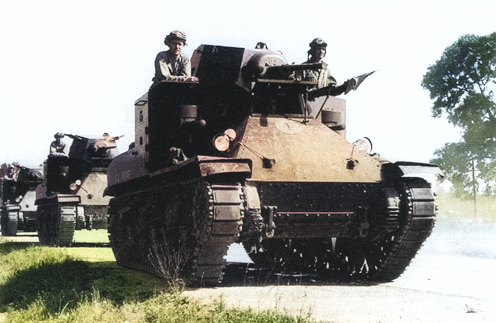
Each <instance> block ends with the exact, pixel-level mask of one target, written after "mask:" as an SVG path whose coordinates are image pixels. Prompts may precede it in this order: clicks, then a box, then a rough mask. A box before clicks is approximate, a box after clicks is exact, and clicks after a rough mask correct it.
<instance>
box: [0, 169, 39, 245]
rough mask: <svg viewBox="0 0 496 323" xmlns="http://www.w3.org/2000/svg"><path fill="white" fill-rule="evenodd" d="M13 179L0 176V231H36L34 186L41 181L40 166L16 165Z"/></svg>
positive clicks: (13, 233) (9, 234)
mask: <svg viewBox="0 0 496 323" xmlns="http://www.w3.org/2000/svg"><path fill="white" fill-rule="evenodd" d="M16 168H17V170H16V172H15V175H14V178H15V180H6V178H5V177H3V176H2V177H3V178H2V210H1V223H0V224H1V233H2V235H3V236H15V235H17V231H18V230H21V231H24V232H35V231H36V205H35V199H36V186H37V185H38V184H40V183H42V182H43V173H42V170H41V169H40V168H27V167H24V166H16Z"/></svg>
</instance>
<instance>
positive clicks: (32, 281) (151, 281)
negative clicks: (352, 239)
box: [0, 230, 310, 323]
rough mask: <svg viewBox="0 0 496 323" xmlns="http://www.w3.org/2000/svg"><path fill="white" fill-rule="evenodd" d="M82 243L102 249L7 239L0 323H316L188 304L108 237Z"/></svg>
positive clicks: (0, 244)
mask: <svg viewBox="0 0 496 323" xmlns="http://www.w3.org/2000/svg"><path fill="white" fill-rule="evenodd" d="M99 231H102V232H99ZM102 237H103V239H102ZM78 239H80V240H79V242H85V241H84V239H88V240H90V241H93V242H96V243H95V245H96V246H97V247H86V246H85V247H74V248H54V247H40V246H35V245H33V244H32V243H31V244H30V243H20V242H12V241H9V240H10V239H6V238H3V237H0V322H78V323H79V322H81V323H85V322H112V323H114V322H178V323H179V322H309V321H310V320H309V318H308V317H293V316H290V315H286V314H284V313H279V312H277V311H263V312H255V311H253V310H250V309H248V310H243V309H239V308H226V307H225V305H224V303H223V302H222V301H215V302H209V303H206V304H205V302H204V301H202V300H197V299H193V298H188V297H186V296H183V295H181V289H180V288H179V287H177V286H169V285H168V284H167V282H166V281H164V280H160V279H158V278H154V277H151V276H149V275H146V274H143V273H140V272H136V271H132V270H127V269H124V268H121V267H119V266H117V264H116V263H115V259H114V256H113V254H112V252H111V250H110V248H109V247H108V246H104V245H103V246H102V244H101V243H102V242H103V243H105V241H102V240H105V239H106V231H105V230H96V231H95V230H92V231H86V232H85V230H83V231H81V232H78V233H77V235H76V239H75V240H76V242H77V241H78ZM107 242H108V240H107Z"/></svg>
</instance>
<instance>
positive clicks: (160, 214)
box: [109, 180, 245, 286]
mask: <svg viewBox="0 0 496 323" xmlns="http://www.w3.org/2000/svg"><path fill="white" fill-rule="evenodd" d="M244 204H245V197H244V193H243V190H242V187H241V185H240V184H234V185H230V184H209V183H205V182H203V181H202V180H192V181H190V182H180V183H177V182H176V183H166V184H161V185H158V186H156V187H153V188H149V189H146V190H142V191H140V192H137V193H133V194H126V195H124V196H120V197H115V198H113V199H112V200H111V201H110V210H109V214H110V219H109V239H110V244H111V246H112V249H113V251H114V254H115V257H116V260H117V263H118V264H119V265H120V266H122V267H126V268H131V269H135V270H139V271H143V272H146V273H149V274H151V275H155V276H158V277H161V278H164V279H167V280H170V281H174V280H180V279H181V280H184V281H185V282H186V283H187V284H188V285H202V286H203V285H216V284H218V283H219V281H220V280H221V279H222V271H223V268H224V266H225V260H224V256H225V255H226V254H227V249H228V247H229V246H230V245H231V244H232V243H233V242H235V241H236V239H237V237H238V236H239V233H240V231H241V226H242V218H243V217H244Z"/></svg>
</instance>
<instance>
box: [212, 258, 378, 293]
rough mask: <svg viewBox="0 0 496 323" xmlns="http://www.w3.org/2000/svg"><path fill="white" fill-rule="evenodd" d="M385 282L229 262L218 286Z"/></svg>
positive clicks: (369, 283)
mask: <svg viewBox="0 0 496 323" xmlns="http://www.w3.org/2000/svg"><path fill="white" fill-rule="evenodd" d="M381 283H383V282H374V281H368V280H367V281H364V280H357V279H353V280H351V279H347V278H343V277H328V276H321V275H318V274H305V273H281V272H275V271H271V270H269V269H267V268H257V267H256V266H254V265H253V264H250V263H227V264H226V267H225V268H224V277H223V280H222V282H221V283H220V284H219V285H218V286H217V287H233V286H246V287H254V286H277V285H292V286H295V285H302V286H312V285H314V286H325V285H343V286H374V285H379V284H381Z"/></svg>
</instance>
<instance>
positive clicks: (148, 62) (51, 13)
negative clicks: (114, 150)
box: [0, 0, 496, 167]
mask: <svg viewBox="0 0 496 323" xmlns="http://www.w3.org/2000/svg"><path fill="white" fill-rule="evenodd" d="M276 3H277V4H276ZM281 3H282V2H281ZM348 3H349V4H343V1H332V0H328V1H287V4H285V5H282V4H279V2H275V1H274V2H272V1H257V0H252V1H208V0H204V1H165V0H162V1H146V0H141V1H139V2H138V1H132V2H131V1H123V0H121V1H105V0H98V1H84V2H81V1H78V2H75V1H50V0H45V1H8V2H6V1H4V2H2V4H1V5H0V6H1V7H0V40H1V49H0V64H1V68H0V83H1V84H0V95H1V100H2V102H1V106H2V114H1V115H2V118H1V124H0V163H3V162H7V163H10V162H13V161H18V162H20V163H21V164H22V165H25V166H28V167H29V166H36V165H39V164H40V163H42V162H43V160H44V159H45V158H46V156H47V154H48V148H49V145H50V142H51V141H52V140H53V135H54V134H55V133H56V132H58V131H61V132H65V133H71V134H79V135H83V136H87V137H99V136H100V135H101V134H102V133H103V132H109V133H110V134H111V135H124V137H123V138H122V139H121V140H120V141H119V149H120V151H121V152H123V151H124V150H126V149H127V146H128V145H129V143H130V142H132V141H134V106H133V104H134V101H135V100H136V99H137V98H138V97H140V96H141V95H142V94H144V93H145V92H146V91H147V89H148V88H149V86H150V84H151V78H152V76H153V73H154V70H153V60H154V58H155V55H156V54H157V52H159V51H161V50H165V45H164V44H163V39H164V37H165V35H166V34H167V33H169V32H170V31H171V30H174V29H180V30H183V31H184V32H186V34H187V36H188V46H187V47H186V48H185V52H186V53H187V54H189V55H191V54H192V52H193V51H194V49H195V48H196V47H198V46H199V45H200V44H211V45H224V46H236V47H247V48H253V47H254V46H255V44H256V43H257V42H258V41H263V42H265V43H267V44H268V46H269V49H274V50H280V51H282V53H283V54H284V55H285V57H286V59H287V60H288V62H290V63H292V62H296V63H301V62H303V61H305V60H306V52H307V50H308V44H309V42H310V41H311V40H312V39H313V38H315V37H322V38H324V39H326V40H327V42H328V43H329V47H328V53H327V56H326V58H325V61H326V62H327V63H328V64H329V66H330V70H331V72H332V74H333V75H334V76H335V77H336V78H337V80H338V82H339V83H341V82H343V81H345V80H346V79H348V78H350V77H352V76H356V75H360V74H363V73H365V72H369V71H372V70H377V72H376V73H375V74H373V75H372V76H370V77H369V78H368V79H367V80H366V81H365V82H364V83H363V84H362V85H361V86H360V88H359V89H358V90H357V91H352V92H350V93H349V94H348V95H346V96H342V97H343V98H345V99H346V100H347V107H348V112H347V137H348V140H349V141H354V140H356V139H358V138H360V137H362V136H367V137H369V138H370V139H371V140H372V142H373V144H374V151H375V152H378V153H380V154H381V156H383V157H386V158H389V159H391V160H393V161H396V160H409V161H420V162H428V160H429V159H430V158H432V157H433V152H434V150H435V149H436V148H439V147H442V146H443V145H444V143H445V142H453V141H458V140H459V139H460V133H459V131H458V130H457V129H454V128H453V126H451V125H450V124H449V123H448V122H447V121H446V120H445V119H444V118H441V119H434V118H432V117H431V106H432V101H431V100H430V98H429V92H428V91H426V90H423V89H422V87H421V85H420V83H421V81H422V77H423V75H424V74H425V73H426V71H427V68H428V66H429V65H432V64H434V63H435V62H436V61H437V60H438V59H439V58H440V57H441V54H442V53H443V51H444V49H445V48H446V47H448V46H450V45H451V44H453V43H454V42H455V41H456V40H457V39H458V38H459V37H460V36H461V35H464V34H476V35H487V34H490V33H491V32H494V31H496V19H495V16H494V13H495V12H496V2H495V1H494V0H491V1H481V0H473V1H469V2H466V1H464V2H461V1H435V0H431V1H423V0H420V1H401V2H400V1H380V0H377V1H349V2H348Z"/></svg>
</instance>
